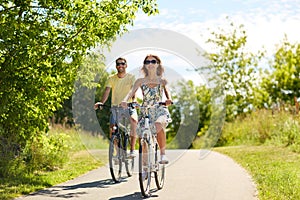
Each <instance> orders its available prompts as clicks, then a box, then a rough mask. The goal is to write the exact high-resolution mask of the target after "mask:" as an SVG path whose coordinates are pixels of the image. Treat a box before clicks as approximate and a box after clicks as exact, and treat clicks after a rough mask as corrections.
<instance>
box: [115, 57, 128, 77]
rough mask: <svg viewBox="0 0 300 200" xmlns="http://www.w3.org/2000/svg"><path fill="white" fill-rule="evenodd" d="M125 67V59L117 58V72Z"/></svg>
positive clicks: (122, 70) (123, 70) (124, 69)
mask: <svg viewBox="0 0 300 200" xmlns="http://www.w3.org/2000/svg"><path fill="white" fill-rule="evenodd" d="M126 67H127V63H126V60H124V59H121V58H119V59H117V60H116V68H117V71H118V73H123V72H125V71H126Z"/></svg>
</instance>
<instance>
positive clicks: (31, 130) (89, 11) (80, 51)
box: [0, 0, 158, 148]
mask: <svg viewBox="0 0 300 200" xmlns="http://www.w3.org/2000/svg"><path fill="white" fill-rule="evenodd" d="M140 9H142V10H143V11H144V12H145V13H147V14H149V15H151V14H155V13H157V12H158V11H157V6H156V1H150V0H135V1H117V0H103V1H85V0H77V1H73V0H62V1H56V0H48V1H39V0H35V1H30V0H28V1H12V0H8V1H2V3H1V5H0V16H1V17H0V99H1V107H0V134H1V136H3V137H4V138H10V140H11V141H13V142H16V143H18V144H20V145H21V147H22V148H24V147H25V146H26V144H27V142H28V141H34V140H35V138H42V137H43V136H40V134H44V132H46V131H47V130H48V124H47V123H48V121H47V119H48V117H49V116H52V114H53V112H55V111H56V110H57V109H58V108H60V107H61V104H62V103H63V102H64V100H66V99H68V98H69V97H70V96H71V95H72V92H73V85H74V81H75V78H76V75H77V71H78V68H79V66H80V65H81V63H82V61H83V59H84V57H85V55H86V53H87V51H88V50H89V49H90V48H92V47H95V46H96V45H102V46H105V45H109V43H110V42H111V41H112V40H113V39H114V38H115V37H116V35H119V34H122V33H124V32H125V31H126V30H127V28H126V26H127V25H132V24H133V20H134V18H135V15H136V13H137V12H138V10H140Z"/></svg>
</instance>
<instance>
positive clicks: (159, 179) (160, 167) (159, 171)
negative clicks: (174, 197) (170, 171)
mask: <svg viewBox="0 0 300 200" xmlns="http://www.w3.org/2000/svg"><path fill="white" fill-rule="evenodd" d="M159 151H160V150H159V146H158V144H157V143H156V145H155V163H156V166H157V168H156V170H155V172H154V179H155V183H156V187H157V189H158V190H160V189H162V188H163V186H164V183H165V165H164V164H159V160H158V159H159V154H160V153H159Z"/></svg>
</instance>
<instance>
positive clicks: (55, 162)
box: [23, 133, 70, 172]
mask: <svg viewBox="0 0 300 200" xmlns="http://www.w3.org/2000/svg"><path fill="white" fill-rule="evenodd" d="M69 138H70V137H69V136H68V135H66V134H63V133H60V134H49V135H46V134H45V135H44V134H42V135H39V136H38V137H35V138H34V139H33V140H32V141H29V142H28V143H27V144H26V147H25V149H24V151H23V156H24V161H25V162H26V166H27V169H28V170H29V171H30V172H32V171H39V170H55V169H57V168H60V167H62V165H63V164H64V163H65V162H66V161H67V159H68V152H69V146H68V145H67V143H68V142H67V141H68V140H69Z"/></svg>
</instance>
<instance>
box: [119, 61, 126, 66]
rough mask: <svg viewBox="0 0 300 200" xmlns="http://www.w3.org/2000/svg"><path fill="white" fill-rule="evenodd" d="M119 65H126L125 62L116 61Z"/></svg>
mask: <svg viewBox="0 0 300 200" xmlns="http://www.w3.org/2000/svg"><path fill="white" fill-rule="evenodd" d="M120 65H126V63H125V62H121V63H117V66H120Z"/></svg>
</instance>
